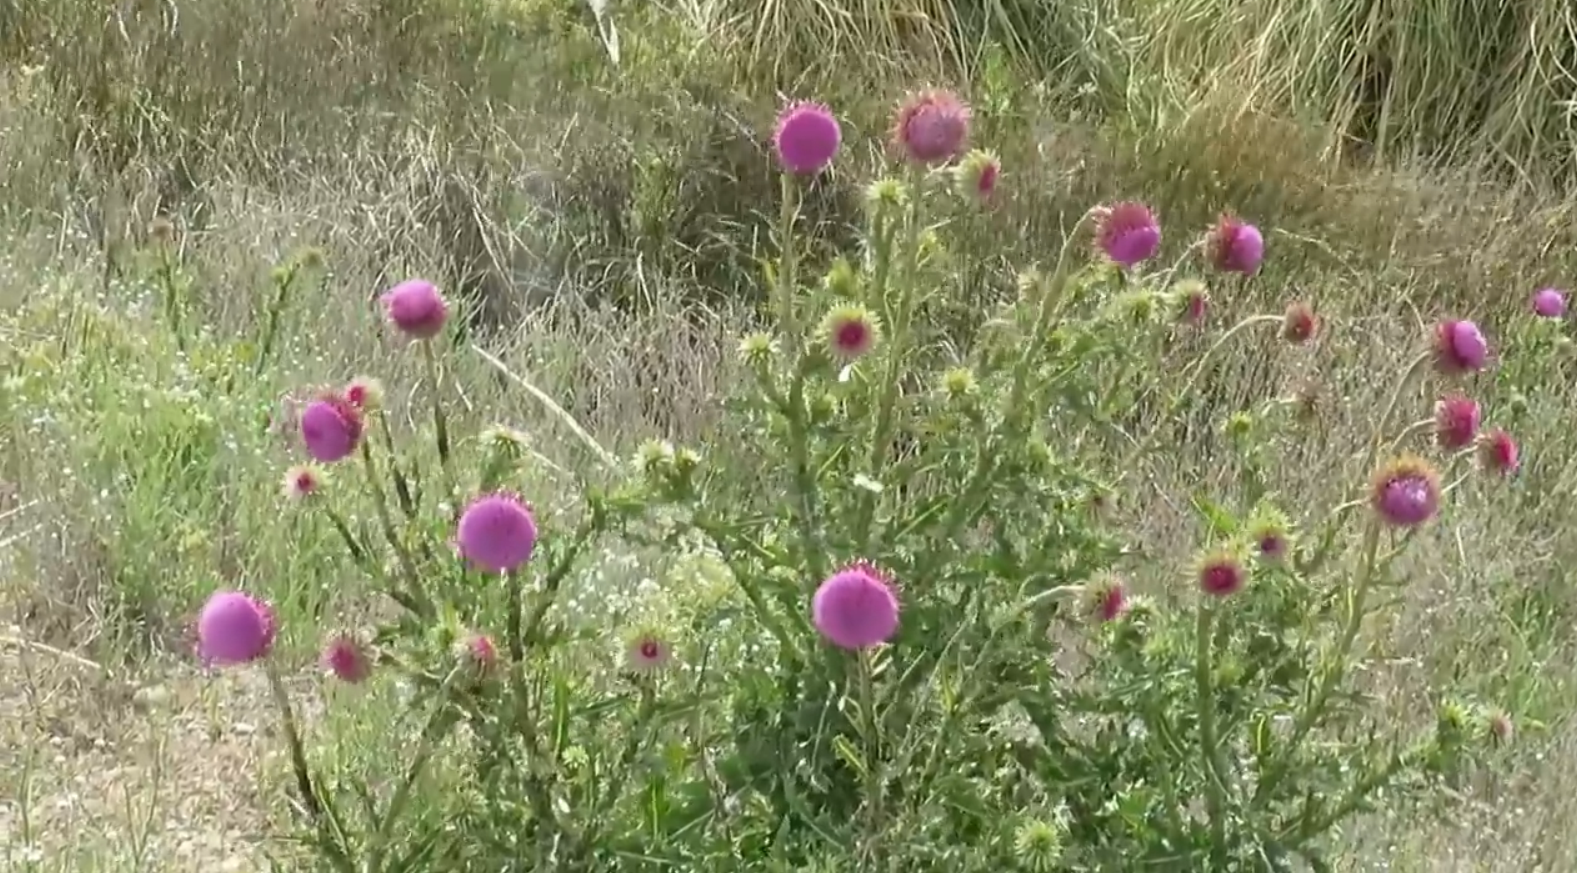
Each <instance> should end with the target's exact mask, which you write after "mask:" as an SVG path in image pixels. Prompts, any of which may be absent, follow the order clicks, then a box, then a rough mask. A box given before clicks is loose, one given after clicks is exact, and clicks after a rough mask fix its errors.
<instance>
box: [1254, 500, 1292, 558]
mask: <svg viewBox="0 0 1577 873" xmlns="http://www.w3.org/2000/svg"><path fill="white" fill-rule="evenodd" d="M1291 529H1292V525H1291V523H1290V522H1289V521H1288V520H1287V516H1286V515H1285V514H1284V513H1282V512H1281V511H1280V510H1278V509H1274V508H1271V507H1262V508H1261V509H1260V510H1259V511H1258V512H1256V513H1255V514H1254V517H1253V518H1251V519H1250V520H1249V523H1248V536H1249V539H1250V540H1252V541H1253V543H1254V547H1255V549H1257V550H1258V551H1259V556H1260V558H1262V559H1264V560H1266V561H1271V562H1276V561H1280V560H1282V559H1283V558H1285V557H1286V555H1287V552H1288V550H1289V549H1290V548H1291V541H1292V532H1291Z"/></svg>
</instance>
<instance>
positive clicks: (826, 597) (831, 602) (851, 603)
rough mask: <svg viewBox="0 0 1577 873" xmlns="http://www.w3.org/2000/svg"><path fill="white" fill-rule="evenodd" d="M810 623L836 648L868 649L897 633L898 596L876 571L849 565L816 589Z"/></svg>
mask: <svg viewBox="0 0 1577 873" xmlns="http://www.w3.org/2000/svg"><path fill="white" fill-rule="evenodd" d="M811 621H812V622H813V623H814V624H815V626H816V630H817V631H819V632H820V633H821V635H822V636H823V637H825V638H826V639H827V641H828V642H830V643H832V644H833V645H835V646H837V647H839V648H842V649H849V650H855V649H865V648H870V647H872V646H875V645H878V644H880V643H885V642H887V641H888V640H890V639H892V637H893V635H894V634H895V633H897V632H898V595H897V594H896V593H895V592H894V590H893V585H892V582H891V580H889V579H888V578H887V577H886V575H884V574H883V573H882V572H881V571H879V570H877V569H876V568H875V567H873V566H871V565H870V564H866V563H863V562H861V563H855V564H851V565H849V566H847V567H844V568H843V569H842V570H839V571H837V572H836V573H833V574H832V575H831V576H829V577H827V579H826V580H825V581H823V582H822V583H821V585H820V586H819V587H817V589H816V594H815V596H814V597H813V598H812V599H811Z"/></svg>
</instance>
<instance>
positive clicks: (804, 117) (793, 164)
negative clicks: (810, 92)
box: [772, 101, 843, 176]
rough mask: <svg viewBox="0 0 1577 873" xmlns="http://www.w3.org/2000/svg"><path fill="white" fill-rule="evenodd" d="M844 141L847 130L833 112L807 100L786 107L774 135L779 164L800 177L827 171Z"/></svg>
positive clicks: (773, 140) (773, 145) (779, 117)
mask: <svg viewBox="0 0 1577 873" xmlns="http://www.w3.org/2000/svg"><path fill="white" fill-rule="evenodd" d="M842 142H843V130H842V128H840V127H839V126H838V120H837V119H836V118H834V117H833V116H832V112H831V110H829V109H828V108H827V107H825V106H823V105H821V104H820V103H809V102H805V101H796V102H793V103H790V104H789V105H788V106H786V107H784V109H783V111H782V112H781V113H779V115H778V121H777V128H776V130H774V131H773V134H772V147H773V148H774V149H775V150H776V151H777V155H778V163H779V164H781V165H782V166H783V169H785V170H787V171H788V172H790V173H793V174H794V175H796V176H814V175H816V174H818V173H820V172H822V171H823V170H825V169H827V168H828V167H829V166H831V165H832V159H833V158H834V157H836V156H837V154H838V146H839V145H840V144H841V143H842Z"/></svg>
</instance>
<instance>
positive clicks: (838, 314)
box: [821, 305, 881, 361]
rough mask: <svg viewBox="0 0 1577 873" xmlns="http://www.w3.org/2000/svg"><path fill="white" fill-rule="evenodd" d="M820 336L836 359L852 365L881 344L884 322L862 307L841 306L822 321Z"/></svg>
mask: <svg viewBox="0 0 1577 873" xmlns="http://www.w3.org/2000/svg"><path fill="white" fill-rule="evenodd" d="M821 333H822V336H823V338H824V340H825V342H826V343H827V347H828V349H830V350H831V351H832V353H833V355H835V356H837V357H838V358H841V359H843V360H845V361H852V360H855V359H857V358H861V357H864V356H865V355H867V354H869V353H870V351H871V349H873V348H875V347H876V343H877V342H879V341H880V340H881V322H880V320H879V319H877V317H876V316H875V315H874V314H873V313H871V312H870V311H869V310H867V309H866V308H865V307H863V306H853V305H850V306H839V307H837V308H835V309H833V310H832V311H831V312H829V313H827V317H826V318H825V319H823V320H822V323H821Z"/></svg>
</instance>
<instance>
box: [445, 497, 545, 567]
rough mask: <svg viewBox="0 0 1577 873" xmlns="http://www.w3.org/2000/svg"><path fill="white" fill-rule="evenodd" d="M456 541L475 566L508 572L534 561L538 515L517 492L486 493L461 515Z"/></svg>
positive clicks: (462, 553)
mask: <svg viewBox="0 0 1577 873" xmlns="http://www.w3.org/2000/svg"><path fill="white" fill-rule="evenodd" d="M455 544H456V545H457V546H458V548H459V550H460V555H461V557H463V558H465V559H466V560H467V561H468V562H470V564H471V566H472V567H474V568H476V569H478V570H481V571H484V572H489V573H507V572H509V571H511V570H514V569H516V568H518V567H519V566H521V565H522V564H524V563H526V562H527V561H529V560H531V555H532V553H533V552H534V551H535V550H536V546H537V521H536V517H535V516H534V515H533V514H532V512H531V507H530V506H529V505H527V504H526V503H525V502H524V501H522V500H521V499H520V498H519V497H517V496H515V495H513V494H508V493H504V492H495V493H493V494H487V495H483V496H482V497H478V498H477V499H475V500H473V501H471V504H470V505H469V506H467V507H466V508H465V511H464V512H462V513H461V514H460V524H459V526H458V528H457V529H456V532H455Z"/></svg>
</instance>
